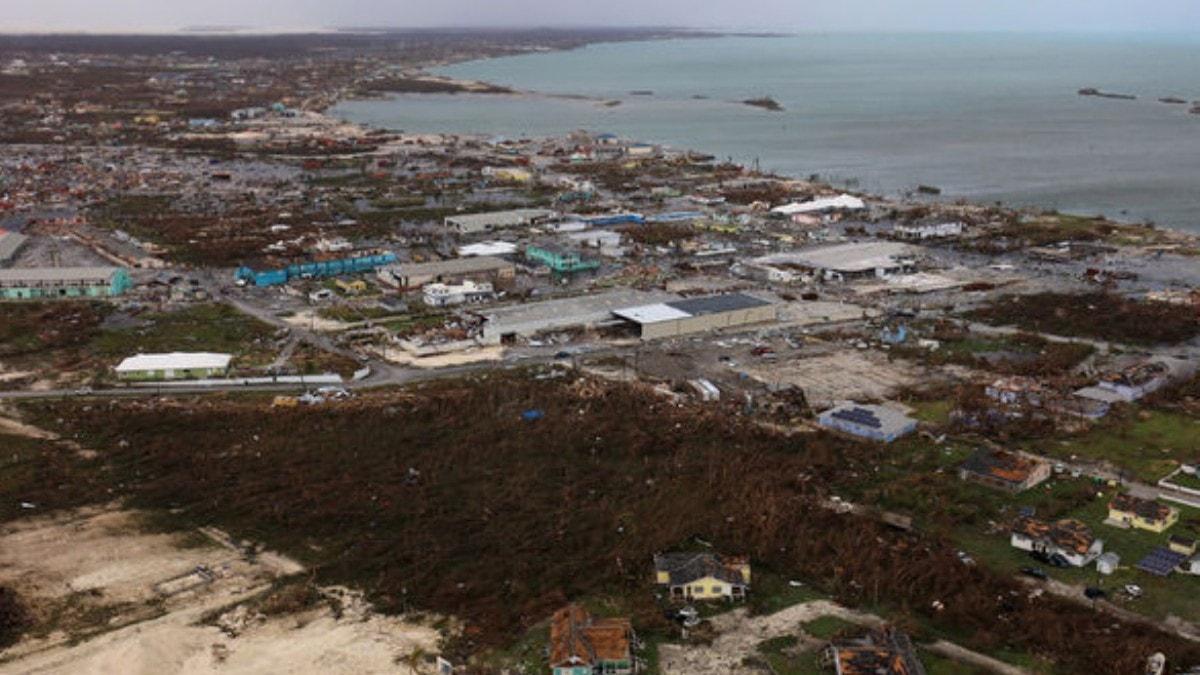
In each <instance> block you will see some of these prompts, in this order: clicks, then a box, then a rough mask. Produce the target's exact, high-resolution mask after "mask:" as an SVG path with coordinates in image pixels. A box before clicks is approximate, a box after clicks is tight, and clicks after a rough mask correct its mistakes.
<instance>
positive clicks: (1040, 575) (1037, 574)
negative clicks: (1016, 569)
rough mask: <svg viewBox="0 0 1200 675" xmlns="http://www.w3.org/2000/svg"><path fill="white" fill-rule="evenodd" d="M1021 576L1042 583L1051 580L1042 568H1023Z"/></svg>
mask: <svg viewBox="0 0 1200 675" xmlns="http://www.w3.org/2000/svg"><path fill="white" fill-rule="evenodd" d="M1021 574H1024V575H1025V576H1027V577H1033V578H1034V579H1041V580H1042V581H1045V580H1046V579H1049V578H1050V575H1048V574H1046V572H1045V570H1043V569H1042V568H1040V567H1022V568H1021Z"/></svg>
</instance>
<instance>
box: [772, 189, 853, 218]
mask: <svg viewBox="0 0 1200 675" xmlns="http://www.w3.org/2000/svg"><path fill="white" fill-rule="evenodd" d="M865 208H867V203H866V202H864V201H863V200H861V199H859V198H858V197H855V196H853V195H847V194H842V195H838V196H837V197H822V198H820V199H813V200H811V201H807V202H802V203H800V202H792V203H791V204H784V205H783V206H776V207H775V208H773V209H771V213H779V214H783V215H785V216H793V215H796V214H797V213H827V212H829V211H861V210H863V209H865Z"/></svg>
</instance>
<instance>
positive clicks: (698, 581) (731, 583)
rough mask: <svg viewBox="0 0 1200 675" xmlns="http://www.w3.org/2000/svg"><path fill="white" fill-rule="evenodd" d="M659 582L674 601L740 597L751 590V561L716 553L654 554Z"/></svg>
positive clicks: (655, 569) (743, 596)
mask: <svg viewBox="0 0 1200 675" xmlns="http://www.w3.org/2000/svg"><path fill="white" fill-rule="evenodd" d="M654 573H655V582H656V583H657V584H658V585H659V586H664V587H666V588H667V589H668V591H669V593H670V597H671V599H672V600H719V599H725V600H740V599H743V598H745V597H746V592H747V591H749V590H750V561H749V560H748V559H746V558H743V557H733V556H718V555H716V554H713V553H663V554H661V555H656V556H654Z"/></svg>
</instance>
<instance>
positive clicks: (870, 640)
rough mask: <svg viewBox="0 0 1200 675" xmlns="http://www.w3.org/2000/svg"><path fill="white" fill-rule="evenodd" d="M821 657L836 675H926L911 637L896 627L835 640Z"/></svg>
mask: <svg viewBox="0 0 1200 675" xmlns="http://www.w3.org/2000/svg"><path fill="white" fill-rule="evenodd" d="M822 661H823V664H824V665H825V666H826V667H831V668H832V669H833V672H834V673H836V675H925V666H924V665H923V664H922V663H921V661H920V659H918V658H917V650H916V649H915V648H914V647H913V644H912V640H910V639H909V637H908V636H907V635H905V634H904V633H901V632H900V631H897V630H895V629H893V628H881V629H878V630H872V631H871V632H869V633H867V634H866V635H864V636H862V637H858V638H854V639H848V640H835V641H834V642H831V643H830V644H829V646H828V647H827V648H826V649H825V652H824V654H823V656H822Z"/></svg>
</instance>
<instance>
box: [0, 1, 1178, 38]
mask: <svg viewBox="0 0 1200 675" xmlns="http://www.w3.org/2000/svg"><path fill="white" fill-rule="evenodd" d="M199 25H204V26H212V25H221V26H233V25H236V26H250V27H257V28H280V29H298V28H321V27H335V26H389V27H406V26H413V27H426V26H556V25H576V26H578V25H623V26H628V25H681V26H682V25H686V26H697V27H720V28H768V29H769V28H775V29H779V30H784V29H786V30H816V31H826V30H828V31H833V30H855V29H858V30H1085V31H1170V32H1188V31H1194V32H1200V0H1141V1H1140V2H1139V1H1137V0H0V30H5V31H13V30H22V31H54V30H72V31H75V30H87V31H120V32H134V31H139V30H155V31H158V30H170V29H174V28H181V27H187V26H199Z"/></svg>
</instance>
